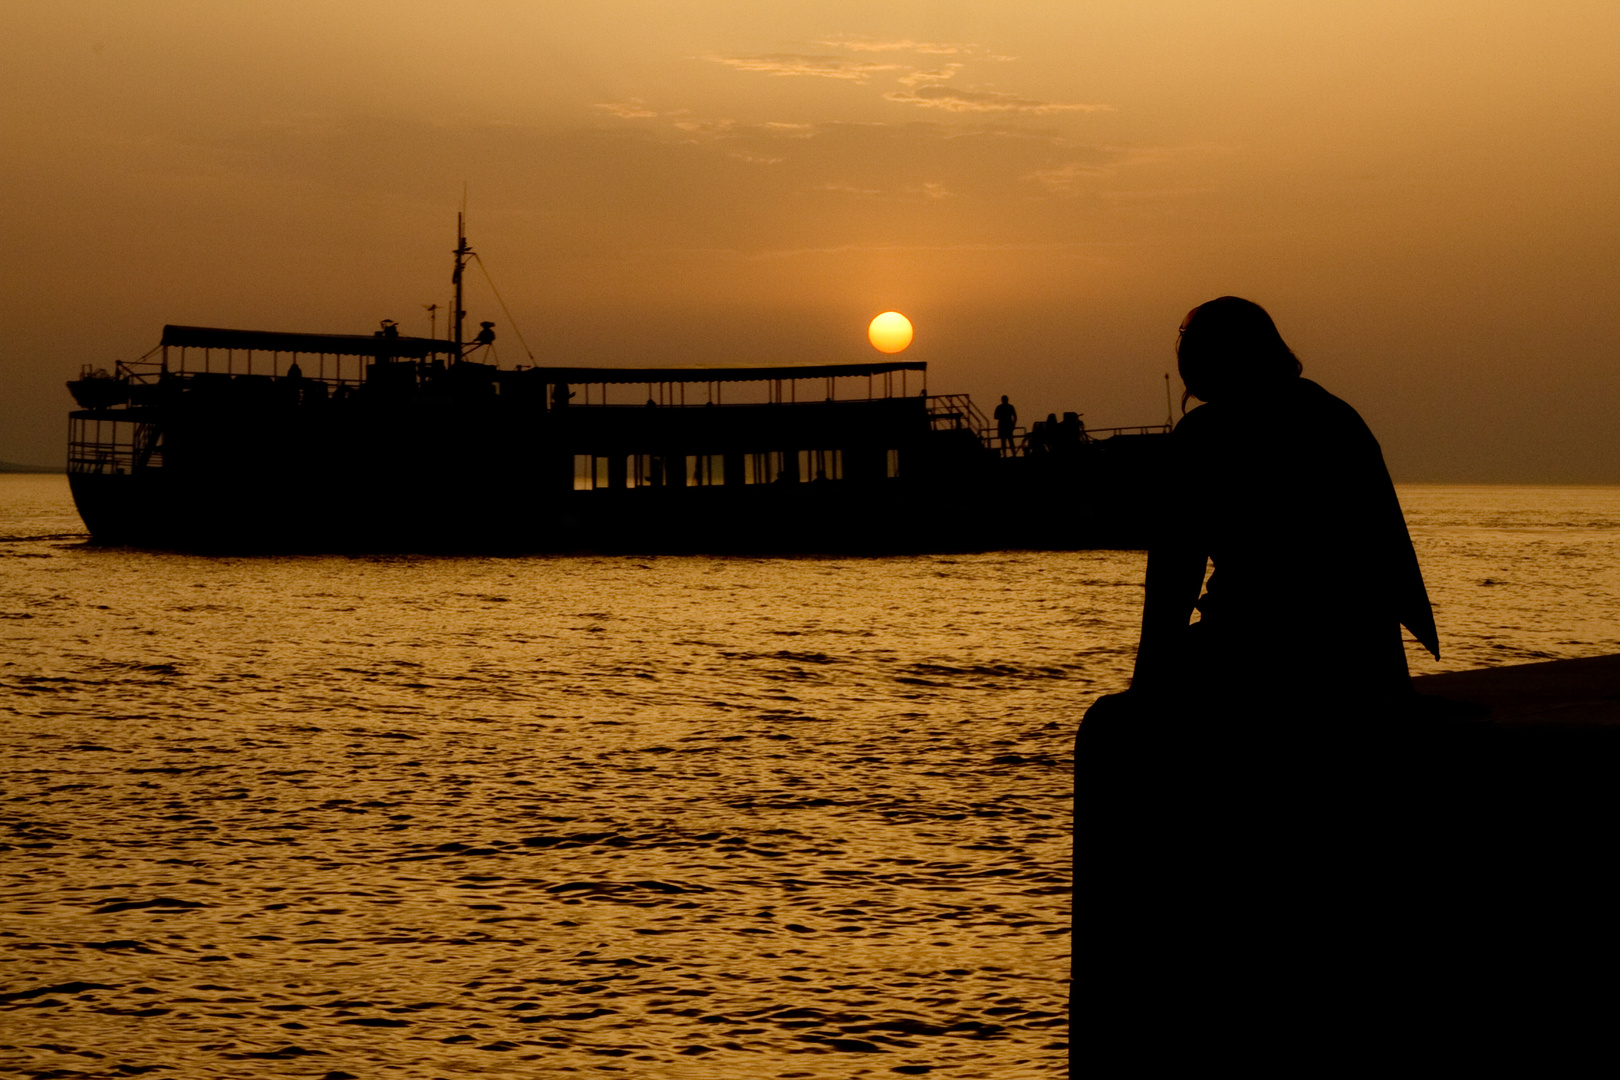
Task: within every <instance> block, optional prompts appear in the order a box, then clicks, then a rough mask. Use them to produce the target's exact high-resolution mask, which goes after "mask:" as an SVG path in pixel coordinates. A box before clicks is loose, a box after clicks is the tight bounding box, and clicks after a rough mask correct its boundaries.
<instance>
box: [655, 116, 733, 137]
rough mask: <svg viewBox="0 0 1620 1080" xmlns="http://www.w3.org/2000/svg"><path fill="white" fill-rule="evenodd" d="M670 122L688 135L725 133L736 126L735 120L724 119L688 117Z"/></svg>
mask: <svg viewBox="0 0 1620 1080" xmlns="http://www.w3.org/2000/svg"><path fill="white" fill-rule="evenodd" d="M670 124H671V126H673V127H674V128H676V129H677V130H679V131H684V132H686V133H687V134H688V135H726V134H729V133H730V132H731V131H732V129H734V128H735V127H736V126H737V121H735V120H725V119H717V120H694V119H690V118H688V119H684V120H671V121H670Z"/></svg>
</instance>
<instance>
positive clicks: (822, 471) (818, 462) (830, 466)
mask: <svg viewBox="0 0 1620 1080" xmlns="http://www.w3.org/2000/svg"><path fill="white" fill-rule="evenodd" d="M843 478H844V452H843V451H842V450H800V451H799V479H800V480H801V481H806V482H808V481H811V480H842V479H843Z"/></svg>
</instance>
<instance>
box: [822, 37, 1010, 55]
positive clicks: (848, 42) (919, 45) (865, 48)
mask: <svg viewBox="0 0 1620 1080" xmlns="http://www.w3.org/2000/svg"><path fill="white" fill-rule="evenodd" d="M816 44H817V45H826V46H828V47H829V48H833V49H848V50H849V51H850V52H914V53H923V54H926V55H930V56H955V55H962V54H974V53H977V52H978V49H979V47H978V46H977V45H962V44H957V43H955V42H949V41H912V40H911V39H910V38H902V39H901V40H899V41H872V40H870V39H868V38H842V39H838V40H834V41H818V42H816ZM997 59H1002V58H1001V57H997Z"/></svg>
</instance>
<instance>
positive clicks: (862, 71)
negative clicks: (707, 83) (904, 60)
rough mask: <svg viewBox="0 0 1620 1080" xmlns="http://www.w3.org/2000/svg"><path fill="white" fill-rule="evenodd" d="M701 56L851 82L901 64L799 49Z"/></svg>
mask: <svg viewBox="0 0 1620 1080" xmlns="http://www.w3.org/2000/svg"><path fill="white" fill-rule="evenodd" d="M701 59H704V60H707V61H709V62H710V63H713V64H725V65H726V66H727V67H733V68H736V69H737V70H738V71H757V72H760V73H761V74H764V75H812V76H816V77H819V78H823V79H845V80H848V81H850V82H865V81H866V78H867V76H868V75H871V74H872V73H873V72H876V71H894V70H895V69H896V68H897V66H898V65H895V64H873V63H869V62H866V61H859V60H849V59H846V58H844V57H842V56H801V55H798V54H795V53H776V54H773V55H770V56H716V55H714V54H712V53H711V54H710V55H708V56H704V57H702V58H701Z"/></svg>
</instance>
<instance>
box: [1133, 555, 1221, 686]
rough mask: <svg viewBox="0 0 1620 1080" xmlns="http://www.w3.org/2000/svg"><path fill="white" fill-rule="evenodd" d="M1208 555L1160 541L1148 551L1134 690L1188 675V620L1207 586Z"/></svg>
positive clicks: (1168, 683)
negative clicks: (1184, 657) (1186, 666)
mask: <svg viewBox="0 0 1620 1080" xmlns="http://www.w3.org/2000/svg"><path fill="white" fill-rule="evenodd" d="M1207 565H1208V559H1207V558H1206V557H1205V555H1204V554H1203V553H1202V552H1201V551H1199V550H1198V549H1197V548H1196V547H1193V546H1190V545H1188V544H1186V543H1185V542H1184V541H1183V542H1181V543H1175V542H1170V543H1161V544H1156V545H1154V547H1153V548H1152V549H1151V550H1150V551H1149V552H1148V564H1147V589H1146V595H1145V596H1144V597H1143V600H1142V639H1141V641H1140V642H1139V643H1138V644H1137V646H1136V671H1135V674H1134V675H1133V676H1132V678H1131V689H1132V690H1133V691H1143V692H1147V693H1157V692H1160V691H1166V690H1169V689H1171V688H1172V687H1173V684H1174V682H1175V680H1176V678H1177V676H1178V675H1185V674H1186V668H1185V664H1184V662H1183V652H1184V650H1185V648H1186V640H1187V624H1188V623H1189V622H1190V621H1191V619H1192V612H1193V605H1194V604H1196V603H1197V602H1198V591H1199V589H1201V588H1202V587H1203V584H1204V570H1205V568H1206V566H1207Z"/></svg>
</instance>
